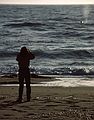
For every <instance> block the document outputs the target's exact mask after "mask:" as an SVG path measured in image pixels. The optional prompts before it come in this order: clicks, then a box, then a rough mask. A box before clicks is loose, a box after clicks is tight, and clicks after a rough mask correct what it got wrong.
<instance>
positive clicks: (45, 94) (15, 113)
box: [0, 77, 94, 120]
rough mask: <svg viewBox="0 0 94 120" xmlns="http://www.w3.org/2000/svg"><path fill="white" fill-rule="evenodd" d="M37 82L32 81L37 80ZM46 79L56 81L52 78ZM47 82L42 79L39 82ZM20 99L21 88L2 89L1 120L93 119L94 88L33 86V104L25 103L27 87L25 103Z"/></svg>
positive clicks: (0, 95)
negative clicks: (18, 99) (18, 101)
mask: <svg viewBox="0 0 94 120" xmlns="http://www.w3.org/2000/svg"><path fill="white" fill-rule="evenodd" d="M5 78H6V79H5ZM4 79H5V80H7V79H9V81H12V80H14V78H11V79H10V78H7V77H3V78H2V80H4ZM38 79H39V78H33V80H36V81H38ZM45 79H46V80H47V81H51V80H54V79H53V78H51V79H49V78H45ZM45 79H44V78H40V79H39V80H40V81H43V80H45ZM48 79H49V80H48ZM0 80H1V79H0ZM15 80H17V78H16V79H15ZM17 97H18V87H15V86H9V87H7V86H6V87H4V86H0V120H2V119H4V120H17V119H18V120H19V119H22V120H38V119H41V120H74V119H75V120H87V119H89V120H93V119H94V87H88V86H84V87H83V86H80V87H60V86H53V87H52V86H31V100H30V102H26V91H25V87H24V92H23V102H22V103H20V104H19V103H16V99H17Z"/></svg>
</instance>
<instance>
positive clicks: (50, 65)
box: [0, 5, 94, 75]
mask: <svg viewBox="0 0 94 120" xmlns="http://www.w3.org/2000/svg"><path fill="white" fill-rule="evenodd" d="M86 8H87V7H86ZM88 8H89V12H88V16H87V18H85V15H84V12H83V10H85V5H0V74H12V73H13V74H16V73H17V71H18V65H17V64H18V63H17V61H16V55H17V54H18V52H19V50H20V48H21V47H22V46H26V47H27V48H29V49H30V50H31V51H32V52H33V53H34V54H35V59H34V60H32V61H31V63H30V65H31V66H30V72H31V73H34V74H39V75H94V6H93V5H92V6H91V5H90V6H89V7H88ZM85 19H86V20H87V22H86V23H85V22H84V21H85ZM81 21H83V22H81Z"/></svg>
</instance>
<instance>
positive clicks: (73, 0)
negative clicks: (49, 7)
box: [0, 0, 94, 4]
mask: <svg viewBox="0 0 94 120" xmlns="http://www.w3.org/2000/svg"><path fill="white" fill-rule="evenodd" d="M0 4H94V0H0Z"/></svg>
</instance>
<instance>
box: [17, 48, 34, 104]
mask: <svg viewBox="0 0 94 120" xmlns="http://www.w3.org/2000/svg"><path fill="white" fill-rule="evenodd" d="M34 58H35V56H34V55H33V54H32V53H31V52H30V51H29V50H28V49H27V48H26V47H22V48H21V50H20V53H19V54H18V55H17V58H16V60H17V61H18V65H19V97H18V100H17V101H18V102H22V94H23V87H24V80H25V82H26V94H27V101H30V95H31V87H30V70H29V63H30V60H32V59H34Z"/></svg>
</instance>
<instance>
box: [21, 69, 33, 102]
mask: <svg viewBox="0 0 94 120" xmlns="http://www.w3.org/2000/svg"><path fill="white" fill-rule="evenodd" d="M24 80H25V83H26V94H27V101H30V97H31V87H30V71H29V69H20V70H19V99H20V100H22V95H23V88H24Z"/></svg>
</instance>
